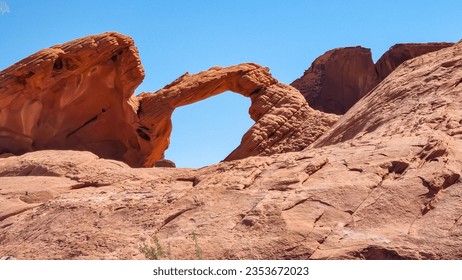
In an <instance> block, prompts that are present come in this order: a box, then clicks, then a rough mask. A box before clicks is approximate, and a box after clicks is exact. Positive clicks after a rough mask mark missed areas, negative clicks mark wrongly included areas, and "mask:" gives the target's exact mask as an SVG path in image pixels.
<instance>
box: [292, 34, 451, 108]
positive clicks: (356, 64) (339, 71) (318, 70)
mask: <svg viewBox="0 0 462 280" xmlns="http://www.w3.org/2000/svg"><path fill="white" fill-rule="evenodd" d="M452 45H453V43H425V44H397V45H394V46H393V47H391V48H390V49H389V50H388V51H387V52H385V53H384V54H383V55H382V57H381V58H380V59H379V60H378V61H377V63H376V64H374V62H373V61H372V54H371V51H370V50H369V49H366V48H363V47H347V48H338V49H333V50H330V51H328V52H326V53H325V54H323V55H321V56H320V57H318V58H317V59H316V60H315V61H314V62H313V63H312V65H311V66H310V67H309V68H308V70H306V71H305V73H304V74H303V75H302V76H301V77H300V78H298V79H297V80H295V81H294V82H292V83H291V85H292V86H294V87H295V88H297V89H298V90H300V92H301V93H302V94H303V96H305V98H306V100H307V101H308V103H309V104H310V106H311V107H313V108H315V109H318V110H321V111H323V112H328V113H334V114H340V115H342V114H345V113H346V112H347V111H348V110H349V109H350V108H351V107H352V106H353V105H354V104H355V103H356V102H357V101H358V100H360V99H361V98H362V97H363V96H365V95H366V94H367V93H368V92H369V91H370V90H371V89H372V88H374V87H375V86H376V85H377V84H378V83H379V82H381V81H382V80H384V79H385V78H386V77H387V76H388V75H389V74H390V73H391V72H393V71H394V70H395V69H396V68H397V67H398V66H399V65H400V64H401V63H403V62H405V61H406V60H409V59H411V58H415V57H417V56H420V55H423V54H426V53H429V52H433V51H437V50H440V49H442V48H447V47H450V46H452Z"/></svg>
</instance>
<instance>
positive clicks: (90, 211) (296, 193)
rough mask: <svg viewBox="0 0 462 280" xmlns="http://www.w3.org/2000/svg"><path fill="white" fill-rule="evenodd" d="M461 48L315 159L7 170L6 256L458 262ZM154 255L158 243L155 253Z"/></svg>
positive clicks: (71, 154)
mask: <svg viewBox="0 0 462 280" xmlns="http://www.w3.org/2000/svg"><path fill="white" fill-rule="evenodd" d="M461 77H462V43H459V44H456V45H454V46H453V47H449V48H445V49H442V50H439V51H436V52H432V53H428V54H426V55H422V56H419V57H417V58H414V59H412V60H409V61H406V62H405V63H403V64H402V65H401V66H400V67H398V68H397V69H396V70H395V71H394V72H393V73H392V74H390V75H389V76H388V77H387V79H385V80H384V81H383V82H382V83H380V84H379V85H378V86H377V87H376V88H375V89H374V90H372V91H371V92H370V93H369V94H368V95H367V96H365V97H364V98H363V99H361V100H360V101H359V102H358V103H357V104H356V105H354V106H353V107H352V108H351V110H350V111H349V112H348V113H346V114H345V115H343V116H342V117H341V118H340V120H339V121H338V122H337V123H336V124H335V125H334V126H333V127H332V128H331V129H330V130H328V131H327V132H326V133H325V134H324V135H323V136H321V137H320V138H319V139H318V140H316V141H315V142H314V143H313V144H312V145H310V147H309V148H307V149H305V150H303V151H300V152H291V153H284V154H276V155H271V156H256V157H248V158H245V159H242V160H235V161H229V162H222V163H219V164H216V165H212V166H209V167H204V168H200V169H181V168H179V169H172V168H152V169H151V168H150V169H143V168H139V169H136V168H130V167H129V166H127V165H126V164H124V163H122V162H118V161H114V160H106V159H101V158H98V157H97V156H96V155H94V154H92V153H90V152H76V151H51V150H48V151H37V152H32V153H27V154H24V155H22V156H9V157H6V158H0V256H12V257H14V258H17V259H142V258H145V256H144V255H143V254H142V253H141V252H140V251H139V250H138V246H139V245H141V244H143V243H148V244H149V240H148V239H149V236H150V235H152V234H156V236H157V237H158V239H159V242H160V243H161V244H162V245H163V246H164V247H166V248H168V247H169V248H170V250H171V255H170V257H171V258H173V259H194V258H196V256H195V253H194V252H195V243H194V241H193V240H192V233H193V232H195V233H196V234H197V239H198V245H199V246H200V247H201V249H202V256H203V258H205V259H462V215H461V213H462V180H461V178H460V176H461V173H462V94H461V89H462V82H461ZM150 244H152V243H150Z"/></svg>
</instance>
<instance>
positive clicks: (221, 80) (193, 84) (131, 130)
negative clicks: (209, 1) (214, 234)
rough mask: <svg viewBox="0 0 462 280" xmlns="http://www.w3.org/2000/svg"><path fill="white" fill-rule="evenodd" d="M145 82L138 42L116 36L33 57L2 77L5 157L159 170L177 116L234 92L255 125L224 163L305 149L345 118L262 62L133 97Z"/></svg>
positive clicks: (0, 138) (0, 146)
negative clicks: (59, 157)
mask: <svg viewBox="0 0 462 280" xmlns="http://www.w3.org/2000/svg"><path fill="white" fill-rule="evenodd" d="M143 78H144V72H143V68H142V66H141V63H140V60H139V55H138V50H137V48H136V47H135V46H134V43H133V40H132V39H131V38H130V37H127V36H124V35H121V34H118V33H104V34H100V35H95V36H88V37H85V38H82V39H78V40H74V41H71V42H68V43H66V44H62V45H56V46H53V47H51V48H49V49H45V50H42V51H39V52H37V53H36V54H33V55H31V56H30V57H28V58H26V59H24V60H22V61H20V62H18V63H16V64H15V65H13V66H11V67H9V68H7V69H5V70H3V71H1V72H0V154H1V153H12V154H16V155H20V154H24V153H26V152H30V151H36V150H47V149H58V150H68V149H70V150H81V151H90V152H93V153H94V154H96V155H98V156H100V157H102V158H108V159H115V160H120V161H123V162H125V163H127V164H128V165H130V166H132V167H141V166H143V167H152V166H154V165H155V164H156V162H157V161H159V160H162V159H163V155H164V151H165V150H166V149H167V148H168V145H169V138H170V132H171V130H172V124H171V115H172V113H173V110H174V109H175V108H177V107H179V106H184V105H188V104H191V103H194V102H198V101H200V100H203V99H205V98H208V97H210V96H213V95H216V94H219V93H221V92H223V91H227V90H231V91H235V92H237V93H240V94H242V95H244V96H246V97H249V98H250V99H251V100H252V105H251V107H250V108H249V113H250V116H251V118H252V119H253V120H254V121H255V125H253V126H252V127H251V128H250V130H249V131H248V132H247V133H246V134H245V135H244V137H243V139H242V142H241V145H240V146H239V147H237V148H236V150H235V151H233V153H231V154H230V155H229V156H228V157H227V158H226V160H233V159H241V158H245V157H248V156H254V155H271V154H275V153H281V152H288V151H300V150H302V149H304V148H306V147H307V146H308V145H309V144H311V143H312V142H314V140H316V139H317V138H318V137H319V136H320V135H321V134H322V133H323V132H324V131H326V130H327V129H328V128H329V127H330V126H331V125H332V124H333V123H334V122H335V121H336V120H337V119H338V117H336V116H333V115H328V114H325V113H322V112H318V111H315V110H313V109H311V108H310V107H309V106H308V105H307V104H306V102H305V100H304V98H303V96H302V95H301V94H300V92H298V91H297V90H296V89H294V88H292V87H290V86H288V85H284V84H282V83H279V82H277V80H276V79H274V78H273V77H272V76H271V74H270V73H269V69H267V68H264V67H261V66H259V65H256V64H240V65H236V66H231V67H225V68H222V67H214V68H211V69H210V70H207V71H204V72H201V73H199V74H196V75H189V74H188V75H184V76H182V77H180V78H179V79H178V80H176V81H175V82H173V83H172V84H170V85H168V86H166V87H165V88H164V89H161V90H159V91H157V92H156V93H154V94H149V93H145V94H142V95H140V96H134V95H133V94H134V90H135V88H136V87H137V86H138V85H139V84H140V83H141V81H142V80H143Z"/></svg>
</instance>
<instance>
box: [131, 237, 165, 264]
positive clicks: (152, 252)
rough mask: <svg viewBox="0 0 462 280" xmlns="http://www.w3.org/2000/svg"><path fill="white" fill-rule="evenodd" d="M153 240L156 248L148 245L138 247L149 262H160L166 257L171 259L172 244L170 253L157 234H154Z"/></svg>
mask: <svg viewBox="0 0 462 280" xmlns="http://www.w3.org/2000/svg"><path fill="white" fill-rule="evenodd" d="M151 239H152V241H153V243H154V245H155V246H152V245H147V244H146V243H143V244H142V245H139V246H138V250H139V251H140V252H141V253H143V254H144V256H145V257H146V258H147V259H148V260H160V259H161V258H164V257H170V244H169V246H168V251H167V252H165V250H164V248H163V247H162V245H161V244H160V242H159V238H158V237H157V235H156V234H153V235H152V236H151Z"/></svg>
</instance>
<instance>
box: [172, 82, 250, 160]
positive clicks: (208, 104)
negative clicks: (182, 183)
mask: <svg viewBox="0 0 462 280" xmlns="http://www.w3.org/2000/svg"><path fill="white" fill-rule="evenodd" d="M250 105H251V100H250V98H247V97H244V96H242V95H241V94H238V93H234V92H231V91H226V92H224V93H221V94H219V95H216V96H212V97H209V98H207V99H204V100H202V101H200V102H196V103H194V104H190V105H187V106H182V107H179V108H176V109H175V111H174V112H173V115H172V124H173V129H172V133H171V135H170V145H169V148H168V149H167V150H166V151H165V158H166V159H169V160H172V161H173V162H175V164H176V166H177V167H191V168H198V167H203V166H207V165H211V164H214V163H218V162H220V161H222V160H223V159H224V158H226V156H228V155H229V154H230V153H231V152H232V151H233V150H234V149H235V148H236V147H238V146H239V144H240V143H241V139H242V136H243V135H244V133H245V132H246V131H247V130H249V128H250V127H251V126H252V125H253V124H254V122H253V120H252V119H251V118H250V116H249V113H248V110H249V108H250Z"/></svg>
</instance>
